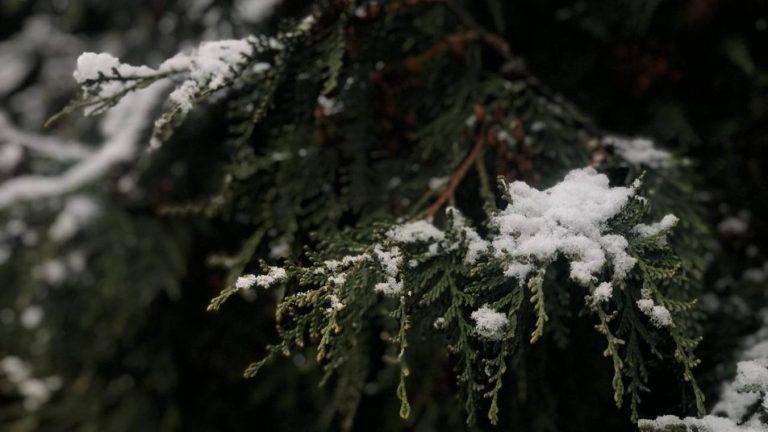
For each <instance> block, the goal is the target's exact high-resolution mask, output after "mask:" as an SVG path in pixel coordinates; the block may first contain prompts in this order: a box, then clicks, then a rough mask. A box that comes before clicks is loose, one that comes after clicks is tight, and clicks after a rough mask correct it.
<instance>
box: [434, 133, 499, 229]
mask: <svg viewBox="0 0 768 432" xmlns="http://www.w3.org/2000/svg"><path fill="white" fill-rule="evenodd" d="M484 149H485V136H484V133H480V134H479V135H478V136H477V138H476V139H475V146H474V147H472V150H471V151H470V152H469V154H468V155H467V157H466V158H465V159H464V161H463V162H462V163H461V165H459V167H458V168H457V169H456V171H454V172H453V174H451V178H450V180H449V181H448V186H447V187H446V188H445V189H444V190H443V192H441V193H440V195H439V196H438V197H437V200H435V202H434V203H432V205H431V206H429V208H428V209H427V213H426V216H425V218H426V219H431V218H433V217H434V216H435V214H437V212H438V211H439V210H440V208H442V207H443V205H444V204H445V202H446V201H448V199H450V198H451V197H452V196H453V194H454V193H455V192H456V188H457V187H459V184H461V181H462V180H463V179H464V176H466V175H467V171H469V168H470V167H471V166H472V164H474V163H475V161H476V160H477V158H478V157H479V156H480V155H481V154H482V153H483V150H484Z"/></svg>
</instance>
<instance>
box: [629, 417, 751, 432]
mask: <svg viewBox="0 0 768 432" xmlns="http://www.w3.org/2000/svg"><path fill="white" fill-rule="evenodd" d="M637 426H638V427H639V428H640V431H642V432H646V431H664V432H673V431H675V432H677V431H679V432H764V431H765V429H763V428H762V427H759V426H757V427H751V426H750V425H739V424H738V423H736V422H735V421H733V420H731V419H727V418H723V417H715V416H712V415H708V416H704V417H702V418H696V417H686V418H682V419H681V418H679V417H676V416H673V415H667V416H661V417H658V418H656V419H654V420H645V419H643V420H638V422H637Z"/></svg>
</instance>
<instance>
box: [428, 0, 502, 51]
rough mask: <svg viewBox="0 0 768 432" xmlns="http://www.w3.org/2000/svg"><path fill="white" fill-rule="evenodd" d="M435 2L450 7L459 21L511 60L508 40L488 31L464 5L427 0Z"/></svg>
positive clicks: (442, 0)
mask: <svg viewBox="0 0 768 432" xmlns="http://www.w3.org/2000/svg"><path fill="white" fill-rule="evenodd" d="M427 1H430V2H433V3H442V4H444V5H445V6H446V7H447V8H448V9H450V10H451V12H453V14H454V15H456V17H457V18H458V19H459V21H461V22H462V24H464V25H465V26H467V27H468V28H470V29H472V30H474V31H476V32H477V33H478V34H479V35H480V38H481V39H482V40H483V41H484V42H485V43H487V44H488V45H489V46H491V47H493V48H494V49H495V50H496V51H497V52H498V53H499V54H500V55H501V56H502V57H503V58H504V59H506V60H511V59H512V58H513V57H514V56H513V55H512V49H511V48H510V47H509V44H508V43H507V41H505V40H504V38H502V37H501V36H499V35H498V34H496V33H492V32H490V31H488V30H487V29H486V28H485V27H483V26H482V25H480V23H478V22H477V21H475V19H474V18H473V17H472V15H470V14H469V12H467V11H466V10H464V8H463V7H461V6H459V4H457V3H456V2H455V1H454V0H427Z"/></svg>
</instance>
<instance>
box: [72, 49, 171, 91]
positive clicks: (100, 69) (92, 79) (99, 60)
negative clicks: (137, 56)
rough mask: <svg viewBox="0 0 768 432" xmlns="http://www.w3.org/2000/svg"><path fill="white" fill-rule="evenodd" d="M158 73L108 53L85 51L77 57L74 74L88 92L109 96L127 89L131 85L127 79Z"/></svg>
mask: <svg viewBox="0 0 768 432" xmlns="http://www.w3.org/2000/svg"><path fill="white" fill-rule="evenodd" d="M156 74H157V71H155V70H154V69H152V68H150V67H147V66H131V65H129V64H125V63H121V62H120V60H119V59H118V58H117V57H114V56H112V55H111V54H108V53H93V52H85V53H82V54H80V57H78V58H77V69H75V72H74V73H73V74H72V75H73V76H74V78H75V81H77V83H78V84H80V85H81V86H83V90H84V91H85V92H86V93H87V94H91V95H94V96H99V97H104V98H109V97H112V96H115V95H118V94H120V93H121V92H123V91H125V90H126V88H127V87H128V85H129V84H128V82H127V81H125V80H126V79H128V80H130V79H143V78H147V77H151V76H153V75H156ZM97 82H98V83H97Z"/></svg>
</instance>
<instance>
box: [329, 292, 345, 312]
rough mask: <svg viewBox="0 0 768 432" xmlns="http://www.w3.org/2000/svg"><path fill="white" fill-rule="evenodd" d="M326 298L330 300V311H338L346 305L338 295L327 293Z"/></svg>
mask: <svg viewBox="0 0 768 432" xmlns="http://www.w3.org/2000/svg"><path fill="white" fill-rule="evenodd" d="M328 300H329V301H330V302H331V307H330V312H339V311H340V310H342V309H344V308H345V307H347V305H345V304H344V303H342V302H341V300H339V297H338V296H337V295H336V294H331V295H329V296H328Z"/></svg>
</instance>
